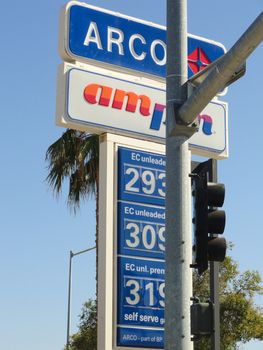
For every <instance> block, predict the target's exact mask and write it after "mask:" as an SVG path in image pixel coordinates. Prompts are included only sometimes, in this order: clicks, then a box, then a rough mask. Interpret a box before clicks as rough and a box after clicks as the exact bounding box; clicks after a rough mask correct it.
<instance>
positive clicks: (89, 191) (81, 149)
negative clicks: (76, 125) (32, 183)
mask: <svg viewBox="0 0 263 350" xmlns="http://www.w3.org/2000/svg"><path fill="white" fill-rule="evenodd" d="M46 161H47V162H48V163H49V165H48V171H49V173H48V176H47V177H46V181H47V183H48V184H49V186H50V187H51V188H52V190H53V192H54V193H56V194H60V193H61V191H62V184H63V182H64V181H65V180H66V179H67V180H68V181H69V191H68V204H69V206H70V207H73V209H74V211H75V209H77V208H79V205H80V201H81V199H85V198H86V197H88V196H90V195H94V194H95V193H96V191H97V185H98V171H99V136H98V135H91V134H87V133H85V132H81V131H76V130H71V129H68V130H67V131H65V132H64V133H63V135H62V136H61V137H60V138H59V139H58V140H57V141H55V142H54V143H53V144H52V145H51V146H50V147H49V148H48V150H47V152H46Z"/></svg>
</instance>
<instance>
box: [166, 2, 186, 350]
mask: <svg viewBox="0 0 263 350" xmlns="http://www.w3.org/2000/svg"><path fill="white" fill-rule="evenodd" d="M186 22H187V6H186V1H185V0H167V65H166V69H167V78H166V106H167V117H166V186H167V190H166V244H165V250H166V252H165V262H166V273H165V349H166V350H172V349H178V350H191V349H192V348H193V344H192V342H191V334H190V322H191V320H190V298H191V297H192V271H191V268H190V264H191V263H192V232H191V231H192V219H191V216H192V213H191V183H190V177H189V174H190V166H191V154H190V151H189V149H188V136H187V135H184V134H181V135H178V136H176V137H174V136H170V135H171V131H172V130H173V129H174V127H175V118H174V105H177V106H178V107H180V106H181V105H182V104H183V103H184V102H185V100H186V99H187V95H186V88H185V87H184V84H185V83H186V81H187V79H188V77H187V28H186Z"/></svg>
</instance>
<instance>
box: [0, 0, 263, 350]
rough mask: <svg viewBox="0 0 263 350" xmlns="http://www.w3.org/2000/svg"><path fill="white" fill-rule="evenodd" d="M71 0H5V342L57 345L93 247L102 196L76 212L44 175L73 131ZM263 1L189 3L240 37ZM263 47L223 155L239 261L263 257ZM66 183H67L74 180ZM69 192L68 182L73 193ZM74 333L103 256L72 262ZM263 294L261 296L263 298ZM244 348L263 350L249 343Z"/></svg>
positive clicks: (241, 84)
mask: <svg viewBox="0 0 263 350" xmlns="http://www.w3.org/2000/svg"><path fill="white" fill-rule="evenodd" d="M64 3H65V1H62V0H46V1H42V2H35V1H32V0H27V1H24V2H22V1H18V0H14V1H11V2H8V1H5V2H3V3H2V4H1V12H0V38H1V41H0V42H1V57H0V60H1V85H0V96H1V97H0V100H1V120H2V134H1V138H0V150H1V156H0V159H1V164H2V171H1V191H0V193H1V205H0V208H1V209H0V212H1V215H0V216H1V220H0V247H1V254H0V271H1V273H0V276H1V283H0V285H1V287H0V329H1V348H2V349H5V350H47V349H48V350H59V349H62V348H63V345H64V343H65V340H66V307H67V280H68V257H69V251H70V250H73V251H74V252H76V251H79V250H82V249H85V248H88V247H91V246H93V245H94V231H95V206H94V201H90V202H88V203H86V204H85V205H83V206H82V209H81V211H80V213H79V214H78V215H77V216H75V217H74V216H73V215H70V213H69V210H68V209H67V206H66V197H65V196H62V197H61V198H60V199H56V198H54V197H53V196H52V193H51V192H50V191H49V190H48V187H47V185H46V183H45V181H44V180H45V177H46V175H47V171H46V164H45V152H46V150H47V147H48V146H49V145H50V144H51V143H52V142H53V141H55V140H56V139H57V138H58V137H59V136H60V135H61V133H62V132H63V129H61V128H59V127H57V126H56V125H55V102H56V71H57V66H58V64H59V63H60V62H61V59H60V57H59V55H58V52H57V39H58V17H59V10H60V8H61V6H62V5H63V4H64ZM89 3H90V4H94V5H97V6H100V7H104V8H108V9H110V10H114V11H119V12H122V13H124V14H127V15H130V16H134V17H138V18H142V19H145V20H149V21H153V22H156V23H160V24H165V13H166V9H165V7H166V1H164V0H126V1H123V0H90V1H89ZM261 11H262V0H252V1H249V2H247V1H240V0H239V1H237V0H232V1H229V0H221V1H212V2H211V1H209V0H203V1H201V2H197V1H195V0H189V1H188V32H189V33H192V34H196V35H200V36H203V37H206V38H210V39H213V40H216V41H219V42H222V43H223V44H224V45H225V46H226V48H230V47H231V45H232V44H233V43H234V42H235V41H236V40H237V39H238V38H239V36H240V35H241V34H242V33H243V31H244V30H245V29H246V28H247V27H248V25H249V24H250V23H251V22H252V21H253V20H254V19H255V18H256V16H257V15H258V14H259V13H260V12H261ZM262 62H263V46H262V45H261V46H260V47H259V48H258V49H257V50H256V51H255V52H254V53H253V55H252V56H251V58H250V59H249V60H248V63H247V73H246V76H245V77H244V78H242V79H241V80H240V81H238V82H237V83H235V84H234V85H233V86H231V87H230V89H229V92H228V94H227V96H225V97H224V100H226V101H228V102H229V138H230V157H229V159H228V160H223V161H220V162H219V177H220V180H221V181H222V182H224V183H225V184H226V188H227V200H226V206H225V207H226V211H227V217H228V221H227V229H226V231H225V232H226V233H225V236H226V238H227V239H228V240H230V241H232V242H234V244H235V247H234V249H233V251H232V253H231V255H232V256H233V257H234V258H235V259H236V260H237V261H238V262H239V265H240V269H241V270H242V271H243V270H246V269H250V270H258V271H260V273H261V275H263V264H262V261H263V260H262V243H263V239H262V234H263V231H262V209H263V205H262V198H263V186H262V174H263V166H262V164H261V163H262V161H261V160H260V159H262V150H263V137H262V117H263V89H262V80H263V74H262ZM65 190H67V188H65ZM65 193H66V191H65ZM73 270H74V271H73V296H72V302H73V307H72V313H73V314H72V331H75V330H76V323H77V315H78V314H79V312H80V308H81V305H82V303H83V302H84V301H85V300H87V299H88V298H90V297H94V292H95V283H94V279H95V254H94V252H90V253H87V254H83V255H81V256H77V257H75V258H74V261H73ZM258 303H260V304H261V305H263V301H262V298H261V299H258ZM243 349H246V350H260V349H262V344H260V343H251V344H247V345H245V346H244V347H243Z"/></svg>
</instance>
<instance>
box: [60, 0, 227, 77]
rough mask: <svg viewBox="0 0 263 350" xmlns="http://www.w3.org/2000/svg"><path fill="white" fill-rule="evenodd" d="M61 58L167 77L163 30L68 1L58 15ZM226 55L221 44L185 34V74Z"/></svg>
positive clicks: (194, 71) (198, 69) (195, 71)
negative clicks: (186, 56) (186, 64)
mask: <svg viewBox="0 0 263 350" xmlns="http://www.w3.org/2000/svg"><path fill="white" fill-rule="evenodd" d="M59 47H60V55H61V57H62V59H63V60H65V61H68V62H72V61H81V62H86V63H90V64H94V65H97V66H103V67H107V68H110V69H113V70H125V71H126V72H127V71H130V72H131V73H132V74H138V72H139V73H140V75H141V74H144V75H151V76H154V77H155V78H159V79H164V78H165V76H166V28H165V27H164V26H161V25H157V24H154V23H151V22H146V21H143V20H139V19H136V18H132V17H129V16H125V15H122V14H119V13H115V12H112V11H108V10H105V9H101V8H98V7H95V6H91V5H87V4H84V3H80V2H77V1H70V2H69V3H67V4H66V6H65V7H64V9H63V11H62V13H61V21H60V44H59ZM224 53H225V48H224V46H223V45H222V44H220V43H218V42H215V41H212V40H207V39H205V38H201V37H198V36H194V35H188V75H189V77H190V76H191V75H193V74H195V73H197V72H198V71H200V70H202V69H203V68H204V67H206V66H207V65H208V64H210V63H211V62H213V61H215V60H216V59H217V58H219V57H220V56H222V55H223V54H224Z"/></svg>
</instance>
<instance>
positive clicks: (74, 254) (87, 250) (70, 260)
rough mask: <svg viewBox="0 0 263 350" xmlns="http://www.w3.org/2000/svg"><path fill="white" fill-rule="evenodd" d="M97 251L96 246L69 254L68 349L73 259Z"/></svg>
mask: <svg viewBox="0 0 263 350" xmlns="http://www.w3.org/2000/svg"><path fill="white" fill-rule="evenodd" d="M94 249H96V246H94V247H91V248H88V249H84V250H81V251H79V252H76V253H73V252H72V250H71V251H70V252H69V279H68V319H67V348H68V346H69V332H70V306H71V275H72V274H71V264H72V258H73V257H74V256H76V255H80V254H83V253H86V252H89V251H90V250H94Z"/></svg>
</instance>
